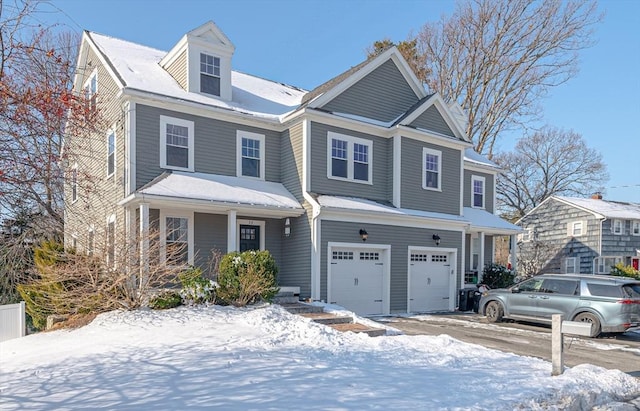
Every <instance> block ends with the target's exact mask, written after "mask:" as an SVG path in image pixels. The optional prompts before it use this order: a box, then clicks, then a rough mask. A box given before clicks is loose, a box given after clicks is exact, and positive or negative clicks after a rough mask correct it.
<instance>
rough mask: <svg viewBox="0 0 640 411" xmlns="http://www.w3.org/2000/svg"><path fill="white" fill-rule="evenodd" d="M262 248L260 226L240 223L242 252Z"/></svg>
mask: <svg viewBox="0 0 640 411" xmlns="http://www.w3.org/2000/svg"><path fill="white" fill-rule="evenodd" d="M247 250H260V226H259V225H243V224H241V225H240V252H242V251H247Z"/></svg>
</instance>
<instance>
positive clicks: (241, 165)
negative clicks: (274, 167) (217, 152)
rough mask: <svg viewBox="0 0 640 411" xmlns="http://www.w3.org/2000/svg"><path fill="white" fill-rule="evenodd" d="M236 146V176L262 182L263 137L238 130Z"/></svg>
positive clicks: (263, 164)
mask: <svg viewBox="0 0 640 411" xmlns="http://www.w3.org/2000/svg"><path fill="white" fill-rule="evenodd" d="M236 144H237V147H238V154H237V162H236V175H237V176H238V177H254V178H259V179H262V180H264V167H265V161H264V160H265V156H264V152H265V137H264V135H262V134H256V133H250V132H248V131H241V130H238V132H237V133H236Z"/></svg>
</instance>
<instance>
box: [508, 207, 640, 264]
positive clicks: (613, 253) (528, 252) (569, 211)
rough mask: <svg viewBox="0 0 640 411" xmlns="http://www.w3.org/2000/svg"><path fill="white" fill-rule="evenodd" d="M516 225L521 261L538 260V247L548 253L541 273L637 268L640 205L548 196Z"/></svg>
mask: <svg viewBox="0 0 640 411" xmlns="http://www.w3.org/2000/svg"><path fill="white" fill-rule="evenodd" d="M517 224H518V225H519V226H521V227H522V228H523V230H524V232H523V233H522V234H521V235H520V236H519V237H518V259H519V261H527V260H528V259H531V258H536V257H534V254H535V253H536V248H538V250H539V248H540V246H541V245H542V246H544V247H546V249H547V250H548V252H547V253H546V254H544V253H543V254H544V255H545V258H544V261H543V264H542V265H541V266H542V271H543V272H545V273H588V274H591V273H594V274H610V273H611V267H612V266H614V265H616V264H617V263H623V264H625V265H631V266H633V267H634V268H635V269H638V263H639V261H640V204H634V203H624V202H619V201H607V200H603V199H602V195H600V194H596V195H594V196H592V197H591V198H576V197H560V196H552V197H550V198H548V199H546V200H545V201H543V202H542V203H541V204H540V205H538V206H537V207H536V208H534V209H533V210H531V211H530V212H528V213H527V214H526V215H525V216H524V217H522V219H520V220H519V221H518V222H517ZM540 255H541V253H539V252H538V256H540ZM538 258H539V257H538Z"/></svg>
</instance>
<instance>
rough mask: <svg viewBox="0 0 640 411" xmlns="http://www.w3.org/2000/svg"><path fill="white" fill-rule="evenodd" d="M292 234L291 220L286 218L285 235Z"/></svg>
mask: <svg viewBox="0 0 640 411" xmlns="http://www.w3.org/2000/svg"><path fill="white" fill-rule="evenodd" d="M290 235H291V220H289V219H288V218H286V219H285V220H284V236H285V237H289V236H290Z"/></svg>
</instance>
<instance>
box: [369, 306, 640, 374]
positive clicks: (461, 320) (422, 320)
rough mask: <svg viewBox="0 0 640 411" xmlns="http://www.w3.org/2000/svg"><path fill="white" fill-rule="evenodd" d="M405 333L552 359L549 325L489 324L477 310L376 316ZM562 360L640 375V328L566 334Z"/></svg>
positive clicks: (570, 363)
mask: <svg viewBox="0 0 640 411" xmlns="http://www.w3.org/2000/svg"><path fill="white" fill-rule="evenodd" d="M376 321H379V322H381V323H384V324H387V325H389V326H392V327H394V328H397V329H399V330H401V331H403V332H404V333H405V334H407V335H417V334H426V335H439V334H448V335H450V336H452V337H454V338H456V339H458V340H461V341H465V342H468V343H473V344H479V345H482V346H485V347H488V348H494V349H497V350H500V351H506V352H513V353H515V354H518V355H526V356H532V357H538V358H542V359H545V360H547V361H551V328H550V327H545V326H537V325H531V324H524V323H513V322H508V323H499V324H489V323H488V322H487V320H486V318H485V317H483V316H480V315H477V314H470V313H469V314H468V313H455V314H449V313H445V314H430V315H415V316H398V317H393V316H392V317H382V318H376ZM564 341H565V347H564V362H565V365H566V366H569V367H572V366H575V365H578V364H583V363H588V364H595V365H598V366H600V367H604V368H609V369H618V370H621V371H623V372H626V373H627V374H630V375H633V376H635V377H640V330H638V331H637V332H627V333H625V334H623V335H618V336H615V337H601V338H581V337H575V338H573V337H571V338H570V337H567V336H565V339H564Z"/></svg>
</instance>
